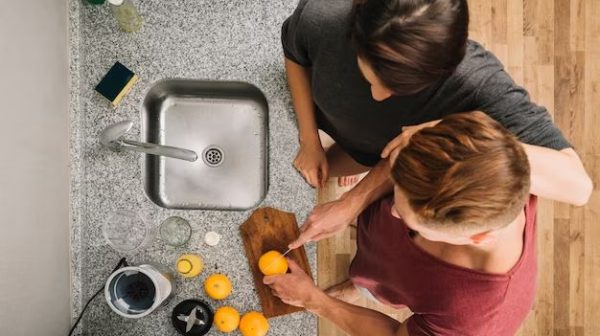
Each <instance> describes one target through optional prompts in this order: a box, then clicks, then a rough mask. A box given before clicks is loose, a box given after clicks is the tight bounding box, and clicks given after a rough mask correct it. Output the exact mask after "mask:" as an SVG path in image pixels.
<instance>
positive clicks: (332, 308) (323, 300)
mask: <svg viewBox="0 0 600 336" xmlns="http://www.w3.org/2000/svg"><path fill="white" fill-rule="evenodd" d="M306 309H307V310H308V311H310V312H312V313H314V314H316V315H318V316H320V317H322V318H325V319H327V320H329V321H331V322H333V323H334V324H335V325H336V326H337V327H338V328H340V329H342V330H343V331H345V332H346V333H347V334H348V335H351V336H372V335H378V336H408V331H407V329H406V324H404V323H401V322H399V321H397V320H394V319H393V318H391V317H389V316H387V315H385V314H382V313H380V312H378V311H375V310H371V309H368V308H363V307H359V306H355V305H351V304H349V303H346V302H343V301H340V300H338V299H334V298H332V297H330V296H329V295H327V294H325V293H323V292H320V294H319V295H318V297H317V298H315V301H314V302H310V303H308V304H307V306H306Z"/></svg>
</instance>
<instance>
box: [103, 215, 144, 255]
mask: <svg viewBox="0 0 600 336" xmlns="http://www.w3.org/2000/svg"><path fill="white" fill-rule="evenodd" d="M102 234H103V235H104V238H105V239H106V242H107V243H108V245H110V246H111V247H112V248H113V249H115V250H116V251H117V252H121V253H132V252H135V251H137V250H139V249H140V248H142V247H145V246H147V245H148V244H149V243H150V242H151V241H152V239H153V238H154V234H155V231H153V230H152V228H151V227H150V226H149V225H148V223H146V222H145V221H144V220H143V219H142V217H141V216H140V215H139V214H138V213H137V212H135V211H131V210H117V211H115V212H113V213H112V214H110V216H108V218H107V219H106V221H104V225H103V226H102Z"/></svg>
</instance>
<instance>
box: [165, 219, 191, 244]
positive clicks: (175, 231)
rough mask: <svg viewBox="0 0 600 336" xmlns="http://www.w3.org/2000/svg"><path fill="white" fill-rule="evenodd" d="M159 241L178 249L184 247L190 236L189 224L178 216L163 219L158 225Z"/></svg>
mask: <svg viewBox="0 0 600 336" xmlns="http://www.w3.org/2000/svg"><path fill="white" fill-rule="evenodd" d="M159 230H160V239H161V240H162V241H163V242H164V243H165V244H167V245H169V246H173V247H179V246H183V245H185V244H186V243H187V242H188V241H189V240H190V237H191V235H192V227H191V226H190V223H189V222H188V221H187V220H185V219H183V218H181V217H178V216H172V217H169V218H167V219H165V220H164V221H163V222H162V223H161V224H160V229H159Z"/></svg>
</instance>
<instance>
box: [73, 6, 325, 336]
mask: <svg viewBox="0 0 600 336" xmlns="http://www.w3.org/2000/svg"><path fill="white" fill-rule="evenodd" d="M296 3H297V0H270V1H257V0H237V1H231V0H177V1H164V0H144V1H140V0H134V4H135V5H136V7H137V8H138V10H139V12H140V14H141V16H142V17H143V20H144V26H143V28H142V29H141V31H139V32H137V33H133V34H128V33H123V32H121V31H119V29H118V26H117V23H116V21H115V19H114V18H113V16H112V15H111V13H110V8H109V7H108V6H107V5H104V6H100V7H94V6H90V5H86V4H84V3H83V2H82V1H81V0H71V1H70V4H69V17H70V23H69V24H70V48H71V50H70V70H71V112H72V113H71V116H72V120H71V129H72V136H71V139H72V140H71V153H72V154H71V155H72V158H71V159H72V160H71V171H72V181H71V197H72V198H71V199H72V206H71V217H72V238H71V239H72V281H73V314H74V316H76V315H78V314H79V312H80V311H81V308H82V305H83V304H84V303H85V302H86V301H87V299H88V298H90V297H91V295H93V293H94V292H96V291H97V290H98V289H99V288H100V287H101V286H102V285H103V284H104V281H105V280H106V278H107V276H108V275H109V272H110V270H111V269H112V268H113V267H114V265H115V264H116V263H117V262H118V260H119V258H120V257H121V255H119V254H118V253H117V252H115V251H114V250H112V249H111V248H110V247H109V246H107V245H106V243H105V241H104V238H103V236H102V233H101V229H100V228H101V225H102V223H103V220H104V219H105V218H106V217H107V216H108V215H109V214H110V213H111V212H112V211H114V210H117V209H130V210H135V211H138V212H140V213H141V214H142V215H144V216H146V217H147V218H149V219H150V221H151V223H152V224H153V225H156V226H158V225H159V223H160V222H161V221H162V220H164V219H166V218H167V217H169V216H172V215H177V216H181V217H183V218H186V219H188V220H189V221H190V223H191V224H192V228H193V235H192V238H191V241H190V243H188V245H187V247H185V248H181V249H176V248H168V247H166V246H165V245H164V244H163V243H162V242H160V241H159V240H158V239H157V240H156V241H155V242H154V243H153V244H152V245H151V246H149V247H148V248H146V249H144V250H142V251H139V252H137V253H136V254H133V255H129V256H127V257H128V260H129V261H130V263H133V264H136V263H139V262H142V261H155V262H159V263H163V264H165V265H170V266H173V264H174V262H175V260H176V258H177V257H178V256H179V255H180V254H181V253H183V252H192V253H198V254H200V255H201V256H202V257H203V258H204V260H205V263H206V270H205V271H204V272H203V273H202V274H201V275H200V277H199V278H195V279H191V280H183V279H182V278H178V279H177V281H176V286H177V291H176V295H175V297H174V298H173V299H171V301H170V302H169V303H168V304H167V305H166V306H163V307H161V308H159V309H157V310H156V311H155V312H153V313H152V314H151V315H149V316H147V317H144V318H141V319H138V320H128V319H124V318H122V317H120V316H118V315H117V314H115V313H113V312H112V311H111V310H110V308H109V307H108V306H107V304H106V302H105V301H104V298H103V297H100V298H96V300H95V301H94V302H93V304H91V305H90V307H89V308H88V311H87V312H86V314H85V317H84V319H83V321H82V325H81V326H80V327H79V329H78V330H79V332H80V333H81V334H83V335H176V334H177V333H176V331H175V330H174V329H173V328H172V326H171V323H170V313H171V310H172V308H173V307H174V306H175V305H176V304H177V303H178V302H180V301H182V300H184V299H187V298H205V299H207V298H206V296H205V294H204V292H203V289H202V281H203V280H204V279H205V278H206V276H208V275H209V274H210V273H213V272H215V271H218V272H222V273H225V274H227V275H228V276H229V277H230V278H231V280H232V282H233V284H234V293H233V294H232V295H231V296H230V297H229V298H228V299H226V300H224V302H219V303H218V304H216V303H215V302H214V301H212V300H209V299H207V301H208V302H209V303H210V304H211V305H213V307H218V306H221V305H232V306H234V307H236V308H237V309H238V310H239V311H240V312H242V313H243V312H246V311H249V310H260V304H259V301H258V297H257V295H256V292H255V289H254V283H253V280H252V276H251V274H250V270H249V266H248V261H247V259H246V256H245V254H244V252H243V245H242V241H241V238H240V235H239V229H238V226H239V225H240V224H241V223H243V222H244V221H245V219H246V218H248V217H249V215H250V213H251V211H179V210H168V209H163V208H160V207H158V206H156V205H155V204H154V203H152V202H151V201H150V200H149V199H148V198H147V197H146V195H145V194H144V191H143V186H142V175H141V155H140V154H136V153H113V152H110V151H108V150H106V149H104V148H101V147H100V145H99V142H98V136H99V134H100V132H101V131H102V130H103V128H104V127H106V126H108V125H110V124H112V123H114V122H118V121H121V120H124V119H132V120H133V121H134V122H135V126H134V129H133V130H132V131H131V136H132V137H134V138H135V137H139V128H140V127H139V126H140V114H141V112H140V106H141V102H142V99H143V97H144V95H145V93H146V92H147V90H148V89H149V87H150V86H151V85H152V84H153V83H154V82H156V81H158V80H160V79H163V78H170V77H179V78H196V79H213V80H241V81H246V82H249V83H252V84H254V85H256V86H257V87H258V88H260V89H261V90H262V91H263V92H264V94H265V96H266V97H267V100H268V103H269V107H270V112H269V127H270V131H269V132H270V135H269V136H270V138H269V143H270V148H269V151H270V153H269V155H270V163H269V174H270V176H269V181H270V183H269V191H268V194H267V196H266V198H265V200H264V201H263V202H262V204H261V205H260V206H272V207H276V208H279V209H282V210H285V211H289V212H293V213H295V214H296V216H297V219H298V222H299V223H301V222H302V220H303V219H304V218H305V217H306V215H307V214H308V212H309V211H310V209H311V208H312V206H313V204H314V202H315V196H314V192H313V190H312V189H311V188H310V187H309V186H308V185H307V184H306V183H304V181H303V180H302V178H301V177H300V176H299V174H297V173H296V172H295V171H294V169H293V167H292V165H291V162H292V160H293V157H294V155H295V153H296V151H297V146H298V144H297V137H296V134H297V131H296V124H295V119H294V114H293V110H292V108H291V104H290V98H289V94H288V91H287V86H286V81H285V75H284V70H283V56H282V55H283V54H282V50H281V46H280V27H281V23H282V22H283V20H284V19H285V18H286V17H287V16H288V15H289V14H290V13H292V11H293V10H294V7H295V6H296ZM115 61H119V62H121V63H123V64H124V65H125V66H127V67H128V68H130V69H131V70H132V71H134V72H135V73H136V74H138V75H139V76H140V81H139V82H138V83H137V84H136V85H135V86H134V87H133V90H132V91H131V92H130V93H129V94H128V95H127V96H126V97H125V99H124V100H123V101H122V102H121V104H120V105H119V106H118V107H117V108H116V109H115V108H112V107H111V106H110V103H109V102H108V101H107V100H105V99H104V98H102V97H101V96H99V95H98V94H97V93H96V92H95V91H94V89H93V88H94V86H95V85H96V84H97V83H98V81H99V80H100V79H101V77H102V76H103V75H104V74H105V73H106V71H107V70H108V69H109V68H110V66H111V65H112V64H113V63H114V62H115ZM208 231H217V232H219V233H220V234H221V235H222V237H223V238H222V240H221V243H220V244H219V245H218V246H217V247H208V246H206V245H204V244H203V243H202V240H203V237H204V234H205V233H206V232H208ZM307 253H308V257H309V260H310V263H311V267H312V269H313V273H315V274H316V261H315V247H314V245H309V246H307ZM269 322H270V325H271V330H270V332H269V335H316V319H315V317H314V316H312V315H310V314H308V313H306V312H302V313H295V314H291V315H287V316H283V317H279V318H274V319H271V320H270V321H269ZM209 334H210V335H220V333H219V332H217V331H216V330H214V329H213V330H211V332H210V333H209Z"/></svg>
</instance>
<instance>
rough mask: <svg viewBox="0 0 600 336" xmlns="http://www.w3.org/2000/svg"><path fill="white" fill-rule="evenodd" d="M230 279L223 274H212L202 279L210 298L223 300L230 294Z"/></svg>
mask: <svg viewBox="0 0 600 336" xmlns="http://www.w3.org/2000/svg"><path fill="white" fill-rule="evenodd" d="M232 287H233V286H232V285H231V281H229V278H227V276H225V275H223V274H218V273H217V274H213V275H211V276H209V277H208V278H206V280H204V290H205V291H206V294H208V296H209V297H210V298H211V299H214V300H223V299H224V298H226V297H228V296H229V294H231V289H232Z"/></svg>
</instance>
